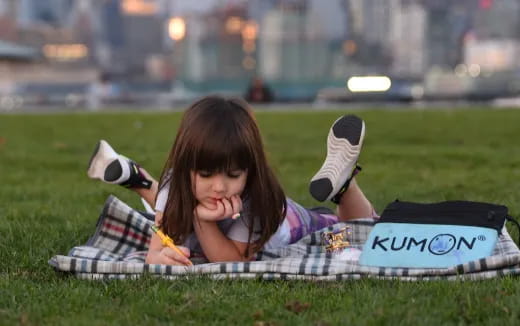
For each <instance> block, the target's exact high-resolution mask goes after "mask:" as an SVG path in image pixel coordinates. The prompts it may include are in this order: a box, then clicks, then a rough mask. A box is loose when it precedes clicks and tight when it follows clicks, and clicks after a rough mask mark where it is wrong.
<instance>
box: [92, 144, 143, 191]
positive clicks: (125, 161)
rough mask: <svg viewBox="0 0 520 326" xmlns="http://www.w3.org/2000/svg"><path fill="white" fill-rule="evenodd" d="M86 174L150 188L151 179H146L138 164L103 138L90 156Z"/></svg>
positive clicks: (113, 182)
mask: <svg viewBox="0 0 520 326" xmlns="http://www.w3.org/2000/svg"><path fill="white" fill-rule="evenodd" d="M87 175H88V176H89V178H91V179H98V180H101V181H103V182H105V183H110V184H118V185H121V186H124V187H127V188H134V187H135V188H146V189H150V187H151V186H152V181H151V180H148V179H146V177H145V176H144V175H143V173H142V172H141V171H140V169H139V165H138V164H137V163H135V162H134V161H132V160H130V159H129V158H127V157H124V156H123V155H120V154H118V153H117V152H116V151H115V150H114V149H113V148H112V146H110V145H109V144H108V143H107V142H106V141H105V140H100V141H99V143H98V144H97V146H96V148H95V149H94V153H92V156H91V157H90V161H89V164H88V169H87Z"/></svg>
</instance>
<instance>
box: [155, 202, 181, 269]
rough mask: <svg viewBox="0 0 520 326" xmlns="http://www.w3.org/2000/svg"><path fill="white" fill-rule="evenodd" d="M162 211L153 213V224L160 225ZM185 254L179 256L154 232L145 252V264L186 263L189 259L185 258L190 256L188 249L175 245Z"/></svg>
mask: <svg viewBox="0 0 520 326" xmlns="http://www.w3.org/2000/svg"><path fill="white" fill-rule="evenodd" d="M162 217H163V213H162V212H156V213H155V224H156V225H160V222H161V220H162ZM177 247H178V248H179V249H180V250H181V251H182V252H183V253H184V254H185V256H181V255H180V254H179V253H178V252H176V251H175V250H173V249H171V248H168V247H164V246H163V244H162V241H161V239H160V238H159V236H157V235H156V234H155V233H154V234H153V235H152V240H151V242H150V247H149V248H148V253H147V254H146V263H147V264H164V265H188V264H189V263H190V260H189V259H188V258H187V257H189V256H190V250H189V249H188V248H186V247H182V246H177Z"/></svg>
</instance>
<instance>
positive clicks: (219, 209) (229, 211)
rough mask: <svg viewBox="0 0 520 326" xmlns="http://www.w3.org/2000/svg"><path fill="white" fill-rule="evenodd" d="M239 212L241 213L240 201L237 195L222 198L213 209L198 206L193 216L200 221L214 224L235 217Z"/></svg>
mask: <svg viewBox="0 0 520 326" xmlns="http://www.w3.org/2000/svg"><path fill="white" fill-rule="evenodd" d="M240 211H242V199H240V196H239V195H233V196H231V197H230V198H229V199H228V198H223V199H221V200H219V201H217V204H216V208H214V209H212V208H208V207H207V206H204V205H202V204H198V205H197V207H195V216H196V217H198V218H199V219H200V220H201V221H205V222H216V221H221V220H224V219H226V218H229V217H232V216H235V214H239V213H240Z"/></svg>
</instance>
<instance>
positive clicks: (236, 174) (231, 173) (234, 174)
mask: <svg viewBox="0 0 520 326" xmlns="http://www.w3.org/2000/svg"><path fill="white" fill-rule="evenodd" d="M242 173H243V171H242V170H236V171H229V172H228V173H227V175H228V177H230V178H233V179H236V178H239V177H240V176H241V175H242Z"/></svg>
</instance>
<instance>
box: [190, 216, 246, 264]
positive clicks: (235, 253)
mask: <svg viewBox="0 0 520 326" xmlns="http://www.w3.org/2000/svg"><path fill="white" fill-rule="evenodd" d="M193 227H194V228H195V233H196V234H197V239H198V240H199V243H200V245H201V247H202V250H203V251H204V254H205V255H206V258H208V260H209V261H210V262H223V261H249V260H251V258H252V253H251V252H250V253H249V254H246V249H247V243H246V242H239V241H234V240H231V239H228V238H227V237H226V236H225V235H224V234H223V233H222V231H220V229H219V228H218V226H217V223H216V222H208V221H203V220H200V219H198V220H195V221H194V222H193Z"/></svg>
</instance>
